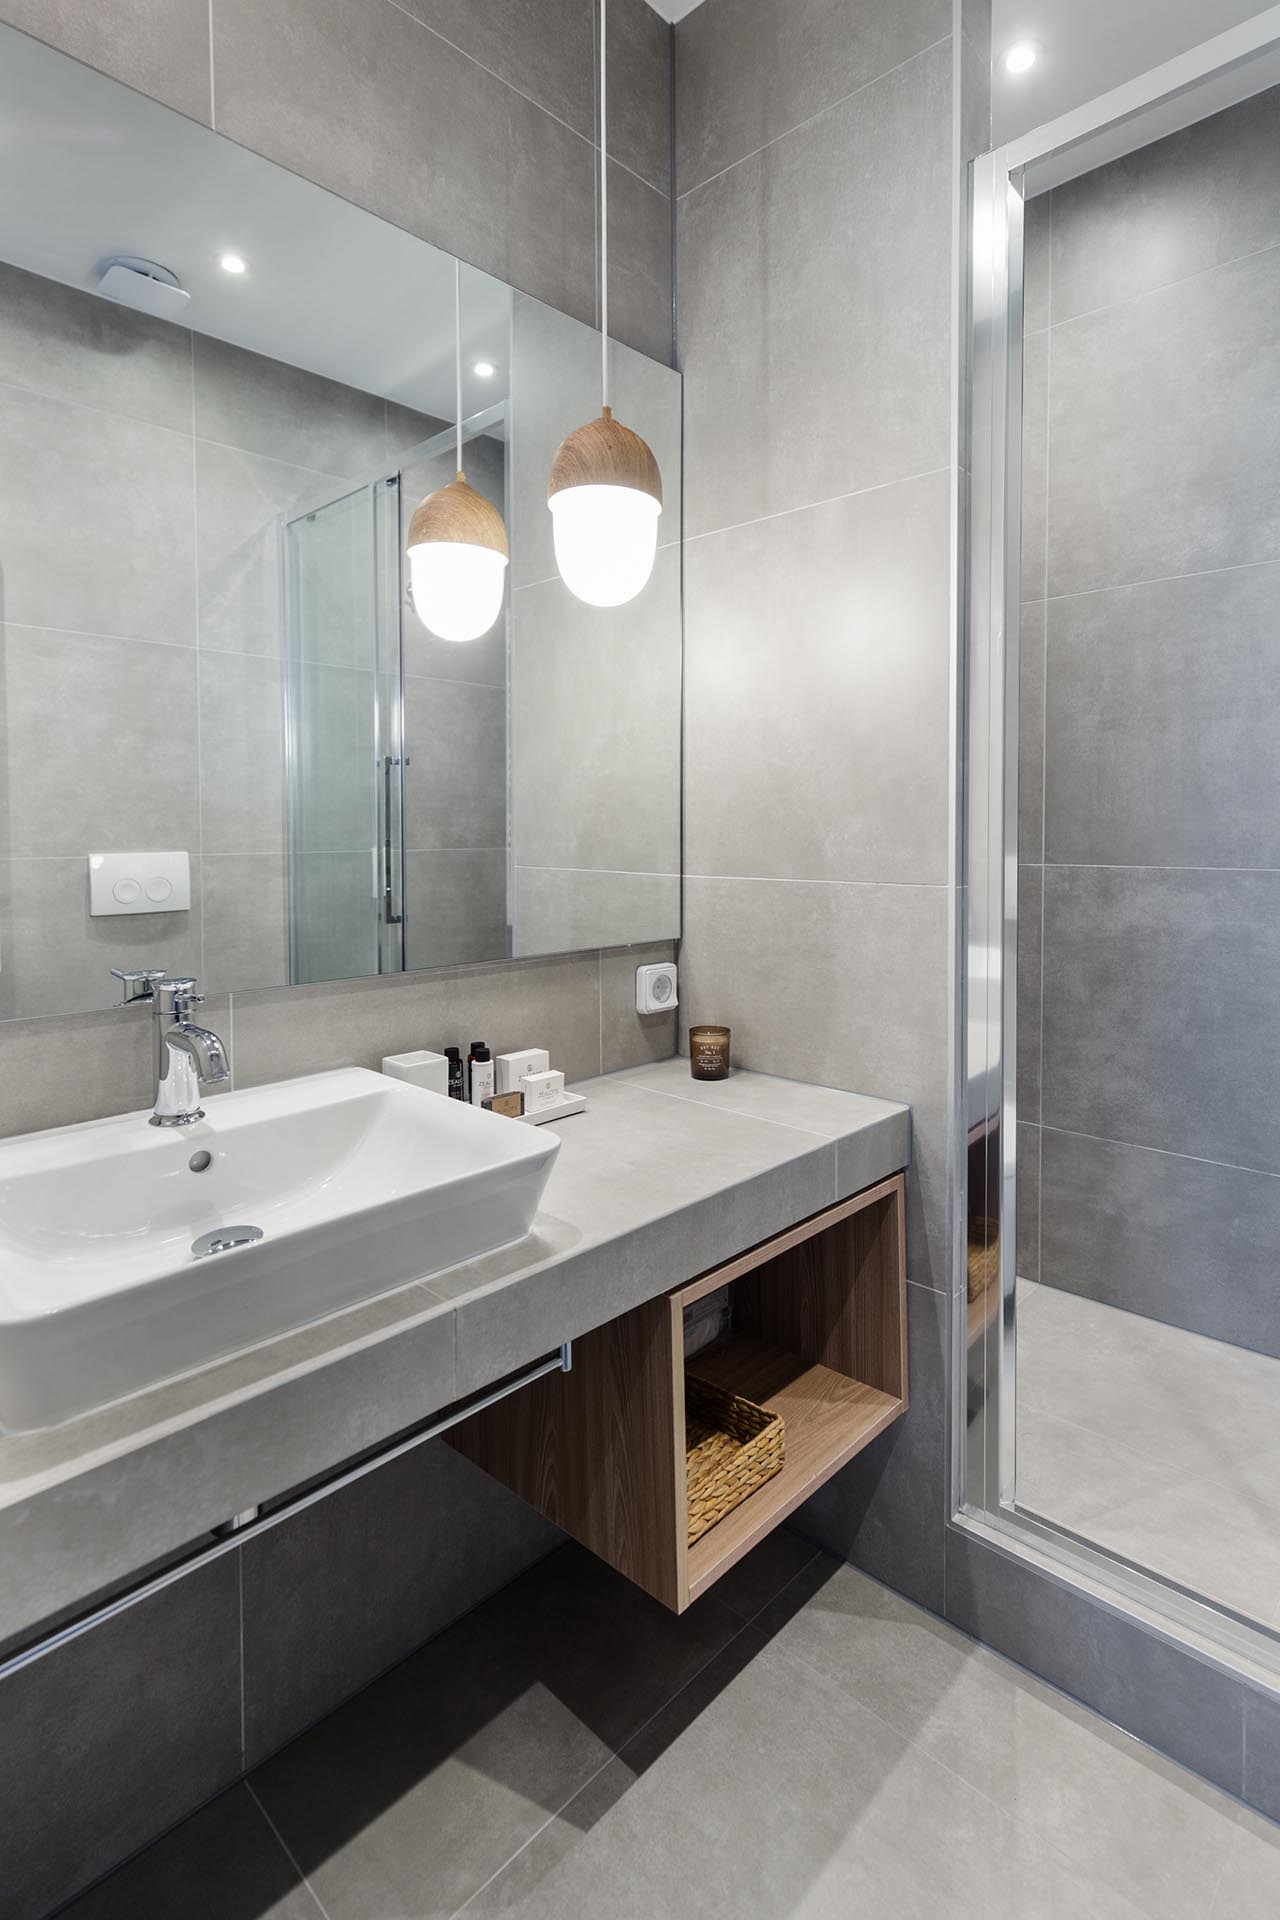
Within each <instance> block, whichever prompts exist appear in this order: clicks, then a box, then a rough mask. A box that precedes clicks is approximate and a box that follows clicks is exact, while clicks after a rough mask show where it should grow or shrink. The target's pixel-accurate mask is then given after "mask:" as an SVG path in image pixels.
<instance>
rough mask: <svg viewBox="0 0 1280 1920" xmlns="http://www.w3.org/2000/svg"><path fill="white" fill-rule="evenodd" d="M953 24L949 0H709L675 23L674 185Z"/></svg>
mask: <svg viewBox="0 0 1280 1920" xmlns="http://www.w3.org/2000/svg"><path fill="white" fill-rule="evenodd" d="M950 32H951V7H950V5H949V4H948V0H868V4H865V5H860V6H858V7H849V6H847V5H844V4H842V0H788V4H786V5H785V6H778V5H777V4H775V0H704V4H703V5H702V6H700V7H697V8H696V9H695V10H694V11H693V12H692V13H691V14H689V16H688V17H687V19H684V20H682V21H681V22H680V23H679V25H678V26H677V29H676V59H677V81H678V84H677V88H676V115H677V160H676V191H677V192H678V193H682V194H683V193H688V192H689V191H690V190H691V189H692V188H694V187H696V186H698V185H700V183H701V182H702V181H704V180H706V179H708V178H709V177H710V176H711V175H712V174H714V173H720V172H721V171H722V170H723V169H724V168H725V167H731V166H733V165H734V163H735V162H736V161H739V160H742V159H744V158H745V157H746V155H747V154H750V153H755V152H756V151H757V150H758V149H759V148H760V147H764V146H767V145H768V144H769V142H770V141H771V140H776V139H777V138H778V136H779V135H780V134H784V133H789V132H790V131H791V129H792V128H793V127H797V126H799V125H800V123H801V122H802V121H804V120H810V119H812V118H813V116H814V115H815V114H818V113H821V112H822V110H823V109H824V108H825V107H831V106H833V105H834V104H835V103H836V102H837V101H839V100H843V99H845V98H846V97H847V96H848V95H849V94H852V93H856V92H857V91H858V90H859V89H860V88H862V87H865V86H867V85H868V84H869V82H871V81H873V80H875V79H877V78H878V77H879V76H880V75H881V74H885V73H888V72H889V70H890V69H891V68H893V67H897V66H900V65H901V64H902V62H903V61H905V60H909V59H910V58H911V57H912V55H913V54H918V53H920V52H922V51H923V49H924V48H926V47H929V46H932V45H933V44H934V43H935V42H936V41H939V40H944V39H946V38H947V36H948V35H949V34H950Z"/></svg>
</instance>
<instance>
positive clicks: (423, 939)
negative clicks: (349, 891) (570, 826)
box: [365, 847, 508, 968]
mask: <svg viewBox="0 0 1280 1920" xmlns="http://www.w3.org/2000/svg"><path fill="white" fill-rule="evenodd" d="M404 866H405V898H406V900H407V902H408V911H407V913H406V916H405V965H406V966H407V967H414V968H416V967H460V966H473V965H474V964H475V962H476V961H477V960H505V959H506V957H507V939H508V928H507V850H506V848H505V847H479V848H475V847H471V848H467V849H465V850H463V851H458V850H456V849H445V850H444V851H443V852H436V853H407V854H406V855H405V862H404ZM365 867H366V885H365V892H366V894H367V892H368V881H367V869H368V861H367V859H366V862H365Z"/></svg>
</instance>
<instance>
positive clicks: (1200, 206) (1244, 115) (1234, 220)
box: [1053, 89, 1280, 323]
mask: <svg viewBox="0 0 1280 1920" xmlns="http://www.w3.org/2000/svg"><path fill="white" fill-rule="evenodd" d="M1278 244H1280V120H1278V119H1277V111H1276V93H1275V90H1274V89H1270V90H1268V91H1267V92H1265V93H1260V94H1257V95H1255V96H1254V98H1253V99H1251V100H1244V101H1242V102H1241V103H1240V104H1239V106H1235V107H1231V108H1229V109H1228V110H1227V111H1226V112H1225V113H1216V114H1213V115H1211V116H1210V118H1209V119H1207V120H1201V121H1200V122H1198V124H1197V125H1195V126H1193V127H1187V128H1185V129H1184V130H1183V131H1182V132H1181V133H1175V134H1172V135H1170V137H1169V138H1168V139H1166V140H1158V141H1156V142H1155V143H1154V144H1153V145H1151V146H1147V147H1141V148H1139V150H1138V151H1137V153H1132V154H1129V155H1127V156H1126V157H1125V158H1124V159H1122V160H1116V161H1113V162H1112V164H1111V165H1110V166H1107V167H1102V168H1100V169H1099V170H1098V171H1096V172H1094V173H1087V174H1085V175H1084V176H1083V178H1081V179H1079V180H1074V181H1072V182H1071V183H1070V185H1069V186H1065V187H1058V188H1056V189H1055V191H1054V194H1053V318H1054V321H1055V323H1057V322H1058V321H1061V320H1067V319H1070V318H1071V316H1072V315H1073V314H1079V313H1088V312H1091V311H1093V310H1094V309H1095V308H1097V307H1110V306H1114V305H1115V304H1116V303H1117V302H1118V301H1121V300H1128V299H1131V298H1132V297H1133V296H1134V295H1135V294H1141V293H1147V292H1149V291H1150V290H1151V289H1152V288H1153V287H1163V286H1168V285H1169V283H1170V282H1171V281H1174V280H1183V279H1186V278H1187V277H1188V276H1189V275H1191V274H1194V273H1202V272H1203V271H1204V270H1205V268H1207V267H1216V266H1221V265H1222V264H1223V262H1224V261H1228V260H1238V259H1241V258H1243V256H1244V255H1245V254H1250V253H1259V252H1261V251H1262V249H1263V248H1264V247H1274V246H1276V245H1278Z"/></svg>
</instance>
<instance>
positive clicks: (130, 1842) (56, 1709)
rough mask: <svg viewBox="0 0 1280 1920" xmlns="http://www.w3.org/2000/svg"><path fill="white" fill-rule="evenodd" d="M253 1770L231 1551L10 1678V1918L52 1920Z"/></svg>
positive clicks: (4, 1723)
mask: <svg viewBox="0 0 1280 1920" xmlns="http://www.w3.org/2000/svg"><path fill="white" fill-rule="evenodd" d="M239 1770H240V1576H239V1568H238V1566H237V1564H236V1559H235V1556H234V1555H232V1554H228V1555H226V1556H224V1558H223V1559H221V1560H218V1561H215V1562H214V1564H213V1565H212V1566H209V1567H206V1568H203V1569H202V1570H201V1571H200V1572H198V1573H194V1574H191V1575H189V1576H188V1577H187V1578H186V1579H185V1580H182V1581H180V1582H178V1584H177V1585H176V1586H173V1587H170V1588H168V1589H167V1590H166V1591H165V1592H163V1593H161V1594H158V1595H156V1596H155V1598H153V1599H151V1600H148V1601H145V1602H141V1603H140V1604H139V1605H138V1606H136V1607H134V1608H132V1609H131V1610H130V1611H129V1612H127V1613H124V1614H121V1615H119V1616H118V1618H116V1619H115V1620H113V1621H111V1622H110V1623H109V1624H108V1625H106V1626H104V1627H99V1628H96V1629H95V1630H94V1631H93V1632H91V1633H88V1634H86V1635H84V1636H83V1637H82V1638H81V1639H79V1640H76V1641H73V1642H72V1643H71V1644H70V1645H69V1646H67V1647H65V1648H63V1649H61V1650H60V1651H59V1652H58V1653H56V1654H52V1655H48V1656H46V1658H44V1659H43V1660H37V1661H35V1662H34V1663H33V1664H32V1665H30V1666H28V1667H24V1668H23V1669H21V1670H20V1671H19V1672H18V1673H17V1674H14V1675H12V1676H11V1677H10V1678H9V1679H7V1680H5V1681H3V1682H0V1832H3V1833H4V1836H5V1848H4V1852H5V1862H4V1875H3V1891H2V1892H0V1912H3V1914H4V1917H5V1920H41V1916H43V1915H44V1914H46V1913H48V1912H49V1910H50V1909H51V1908H53V1907H55V1906H57V1905H58V1903H59V1902H60V1901H63V1900H67V1899H69V1898H70V1897H71V1895H72V1894H74V1893H78V1892H79V1891H80V1889H81V1888H82V1887H85V1886H87V1885H88V1884H89V1882H90V1881H92V1880H94V1879H96V1878H97V1877H98V1876H99V1875H100V1874H103V1873H105V1872H106V1871H107V1870H108V1868H110V1867H111V1866H113V1865H114V1864H115V1863H116V1861H118V1860H120V1859H121V1858H123V1857H124V1856H125V1855H126V1854H128V1853H131V1852H132V1851H133V1850H134V1849H135V1848H137V1847H141V1846H143V1845H145V1844H146V1842H147V1841H148V1840H152V1839H154V1838H155V1836H156V1835H157V1834H159V1833H163V1831H164V1829H165V1828H166V1827H167V1826H170V1825H172V1823H173V1822H174V1821H175V1820H178V1819H180V1818H181V1817H182V1815H183V1814H184V1813H186V1812H187V1811H188V1809H189V1808H191V1807H193V1806H198V1805H199V1804H200V1802H201V1801H202V1800H206V1799H208V1798H209V1796H210V1795H211V1794H214V1793H216V1792H217V1791H218V1789H219V1788H220V1787H223V1786H226V1785H227V1784H228V1783H229V1782H230V1781H231V1780H233V1779H234V1778H235V1777H236V1775H237V1773H238V1772H239Z"/></svg>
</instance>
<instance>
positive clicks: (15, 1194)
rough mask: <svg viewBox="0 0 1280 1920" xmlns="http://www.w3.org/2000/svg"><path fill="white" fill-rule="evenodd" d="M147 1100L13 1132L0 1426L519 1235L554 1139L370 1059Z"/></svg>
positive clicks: (1, 1216) (152, 1374) (46, 1422)
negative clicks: (168, 1116) (187, 1097)
mask: <svg viewBox="0 0 1280 1920" xmlns="http://www.w3.org/2000/svg"><path fill="white" fill-rule="evenodd" d="M147 1117H148V1116H147V1115H146V1114H145V1113H130V1114H123V1115H120V1116H118V1117H115V1118H112V1119H109V1120H95V1121H91V1122H89V1123H88V1124H87V1125H84V1126H75V1127H59V1128H55V1129H53V1130H52V1131H50V1132H48V1133H36V1134H28V1135H27V1136H25V1137H24V1138H19V1139H14V1140H7V1141H3V1142H0V1428H4V1429H5V1430H7V1431H9V1432H26V1431H30V1430H32V1429H34V1428H39V1427H46V1426H52V1425H55V1424H56V1423H57V1422H59V1421H62V1420H67V1419H69V1418H71V1417H72V1416H73V1415H74V1414H77V1413H83V1412H85V1411H87V1410H88V1409H89V1408H90V1407H97V1406H102V1405H104V1404H105V1403H106V1402H107V1401H110V1400H116V1399H120V1398H122V1397H123V1396H124V1395H126V1394H131V1393H137V1392H139V1391H140V1390H141V1389H142V1388H144V1387H148V1386H153V1385H155V1384H156V1383H157V1382H159V1381H161V1380H167V1379H171V1378H172V1377H173V1376H174V1375H176V1374H179V1373H185V1372H188V1371H189V1370H191V1369H192V1368H195V1367H200V1366H204V1365H206V1364H207V1363H208V1362H210V1361H212V1360H216V1359H218V1358H220V1357H221V1356H223V1355H225V1354H228V1353H233V1352H235V1351H237V1350H238V1349H240V1348H242V1347H248V1346H253V1345H255V1344H257V1343H258V1342H260V1341H262V1340H266V1339H270V1338H271V1337H272V1336H273V1335H276V1334H280V1333H285V1332H287V1331H288V1330H289V1329H290V1328H293V1327H298V1326H302V1325H304V1324H305V1323H306V1322H307V1321H309V1320H318V1319H321V1318H323V1317H324V1315H325V1314H329V1313H333V1312H335V1311H337V1309H339V1308H341V1307H346V1306H351V1305H352V1304H353V1303H354V1302H356V1301H359V1300H367V1299H369V1298H371V1297H372V1296H373V1295H374V1294H377V1293H385V1292H386V1291H388V1290H389V1289H390V1288H392V1287H396V1286H400V1285H403V1284H404V1283H405V1282H406V1281H409V1280H414V1279H420V1278H423V1277H424V1276H426V1275H429V1274H432V1273H438V1272H439V1271H440V1270H441V1269H442V1268H444V1267H449V1266H453V1265H455V1264H456V1263H457V1262H458V1261H460V1260H469V1259H472V1258H474V1256H475V1255H477V1254H481V1253H488V1252H490V1251H491V1250H492V1249H493V1248H495V1247H500V1246H506V1245H509V1244H510V1243H511V1242H512V1241H515V1240H519V1239H520V1238H521V1237H522V1236H523V1235H524V1234H526V1233H528V1231H529V1229H530V1227H531V1226H532V1225H533V1218H534V1215H535V1213H536V1212H537V1208H538V1202H539V1199H540V1198H541V1195H542V1191H543V1188H544V1187H545V1185H546V1182H547V1176H548V1174H549V1173H550V1171H551V1164H552V1161H553V1160H554V1159H555V1156H556V1153H557V1151H558V1150H559V1145H560V1143H559V1141H558V1139H556V1138H555V1136H554V1135H552V1134H550V1132H549V1130H548V1129H545V1128H541V1127H540V1128H533V1127H522V1126H519V1125H517V1124H515V1123H514V1122H512V1121H511V1120H507V1119H504V1118H502V1117H500V1116H499V1115H496V1114H491V1113H484V1112H483V1111H482V1110H481V1109H480V1108H478V1107H472V1106H467V1105H464V1104H463V1103H462V1102H460V1101H457V1100H447V1099H444V1098H442V1096H441V1095H439V1094H437V1093H430V1092H426V1091H424V1090H423V1089H422V1088H419V1087H414V1086H410V1085H408V1084H406V1083H405V1082H403V1081H398V1080H390V1079H388V1078H386V1077H385V1076H384V1075H383V1074H380V1073H370V1072H367V1071H366V1070H365V1069H364V1068H362V1067H352V1068H348V1069H344V1070H342V1071H341V1072H337V1073H320V1074H315V1075H313V1076H311V1077H310V1078H308V1079H303V1080H290V1081H282V1082H280V1083H279V1084H278V1085H275V1086H269V1087H254V1088H252V1089H249V1090H247V1091H245V1092H243V1093H227V1094H222V1095H220V1096H219V1097H218V1098H216V1099H213V1100H210V1101H209V1102H208V1108H207V1117H206V1118H205V1119H203V1120H201V1121H198V1122H197V1123H196V1124H195V1125H194V1126H190V1127H182V1128H156V1127H150V1126H148V1125H147ZM247 1229H252V1230H254V1235H255V1237H253V1238H251V1239H246V1240H245V1243H244V1244H237V1241H238V1240H240V1239H241V1238H242V1237H243V1236H244V1235H245V1230H247ZM209 1246H216V1247H218V1248H220V1249H222V1250H214V1251H208V1252H204V1251H197V1249H198V1248H201V1247H209Z"/></svg>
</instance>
